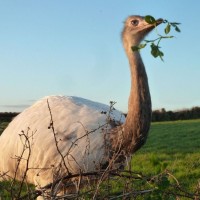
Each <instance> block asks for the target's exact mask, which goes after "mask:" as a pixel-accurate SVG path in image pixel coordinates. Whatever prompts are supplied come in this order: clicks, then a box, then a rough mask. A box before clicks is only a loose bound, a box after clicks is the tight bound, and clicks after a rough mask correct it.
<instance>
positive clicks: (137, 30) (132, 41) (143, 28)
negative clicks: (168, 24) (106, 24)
mask: <svg viewBox="0 0 200 200" xmlns="http://www.w3.org/2000/svg"><path fill="white" fill-rule="evenodd" d="M162 22H163V20H162V19H158V20H156V22H155V23H153V24H149V23H147V22H146V21H145V18H144V17H142V16H138V15H136V16H129V17H128V18H127V19H126V21H125V22H124V29H123V31H122V39H123V42H124V43H128V44H129V45H128V44H125V45H128V46H135V45H138V44H139V43H140V42H141V41H142V40H143V39H144V37H145V36H146V35H147V34H148V33H149V32H150V31H151V30H153V29H154V28H155V27H156V26H157V25H159V24H161V23H162Z"/></svg>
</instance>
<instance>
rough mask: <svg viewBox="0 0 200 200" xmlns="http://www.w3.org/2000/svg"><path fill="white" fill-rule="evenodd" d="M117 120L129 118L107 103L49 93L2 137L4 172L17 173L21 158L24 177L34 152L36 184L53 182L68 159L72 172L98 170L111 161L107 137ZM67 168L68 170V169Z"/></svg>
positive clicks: (32, 174)
mask: <svg viewBox="0 0 200 200" xmlns="http://www.w3.org/2000/svg"><path fill="white" fill-rule="evenodd" d="M112 120H114V121H115V122H119V121H120V123H123V122H124V120H125V119H124V116H123V115H122V113H121V112H119V111H117V110H112V111H111V112H110V107H109V106H107V105H104V104H100V103H96V102H93V101H89V100H86V99H82V98H79V97H64V96H49V97H45V98H43V99H41V100H40V101H38V102H36V103H35V104H34V105H33V106H31V107H30V108H28V109H26V110H25V111H23V112H22V113H21V114H19V115H18V116H17V117H16V118H15V119H14V120H13V121H12V122H11V123H10V124H9V126H8V127H7V128H6V130H5V131H4V132H3V134H2V135H1V137H0V158H1V163H0V171H1V173H2V172H8V175H11V176H13V175H14V174H15V171H16V168H17V164H18V162H19V160H20V165H19V168H18V173H17V174H18V179H20V176H23V173H24V172H23V171H24V169H26V168H27V165H26V164H27V161H26V159H27V158H28V156H29V155H30V158H29V161H28V162H29V163H28V168H29V170H28V171H27V179H28V181H29V182H31V183H34V184H36V183H38V184H40V185H45V184H47V183H48V182H51V181H52V177H53V176H52V174H54V173H56V171H57V170H58V168H59V167H61V168H62V167H63V163H62V159H63V158H64V160H65V164H66V166H67V168H68V170H69V171H70V172H72V173H76V172H79V171H80V169H81V170H82V171H88V170H94V169H95V168H98V167H99V166H100V164H103V162H105V159H104V157H105V156H106V155H104V154H105V141H104V140H105V134H106V133H108V132H109V130H110V129H111V128H112V126H111V125H110V124H111V123H110V121H112ZM52 122H53V123H52ZM56 143H57V146H58V148H59V150H58V149H57V147H56ZM59 151H60V153H61V154H62V156H63V158H62V156H61V155H60V154H59ZM60 163H62V165H59V164H60ZM61 171H62V173H66V168H65V167H63V169H62V170H61Z"/></svg>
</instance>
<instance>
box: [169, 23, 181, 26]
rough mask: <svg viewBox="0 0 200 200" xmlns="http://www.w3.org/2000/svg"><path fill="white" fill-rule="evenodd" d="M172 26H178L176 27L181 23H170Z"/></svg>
mask: <svg viewBox="0 0 200 200" xmlns="http://www.w3.org/2000/svg"><path fill="white" fill-rule="evenodd" d="M170 24H171V25H172V26H176V25H180V24H181V23H178V22H171V23H170Z"/></svg>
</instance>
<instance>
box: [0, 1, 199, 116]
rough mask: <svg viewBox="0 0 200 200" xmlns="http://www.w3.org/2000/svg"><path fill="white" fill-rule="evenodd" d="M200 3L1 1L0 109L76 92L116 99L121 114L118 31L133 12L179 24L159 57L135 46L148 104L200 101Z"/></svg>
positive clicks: (125, 79)
mask: <svg viewBox="0 0 200 200" xmlns="http://www.w3.org/2000/svg"><path fill="white" fill-rule="evenodd" d="M199 8H200V1H188V0H176V1H174V0H168V1H166V0H149V1H146V0H101V1H93V0H84V1H81V0H73V1H70V0H69V1H67V0H58V1H55V0H43V1H41V0H28V1H27V0H20V1H19V0H8V1H3V0H0V21H1V22H0V29H1V31H0V76H1V78H0V91H1V97H0V111H21V110H23V109H24V108H25V107H27V106H28V105H31V104H32V103H33V102H35V101H36V100H37V99H40V98H42V97H43V96H47V95H75V96H80V97H84V98H88V99H91V100H94V101H98V102H102V103H106V104H108V103H109V101H110V100H114V101H116V102H117V104H116V107H117V108H118V109H119V110H121V111H124V112H126V111H127V102H128V96H129V90H130V73H129V66H128V61H127V58H126V55H125V53H124V50H123V47H122V43H121V37H120V34H121V30H122V27H123V21H124V19H125V18H126V17H127V16H128V15H133V14H139V15H148V14H150V15H153V16H154V17H155V18H160V17H162V18H165V19H167V20H169V21H171V22H173V21H176V22H181V23H182V24H181V26H180V28H181V33H180V34H179V33H175V32H172V34H173V35H174V36H176V38H174V39H171V40H166V41H163V42H162V43H161V46H162V51H163V52H164V53H165V56H164V60H165V61H164V62H162V61H161V60H159V59H155V58H153V57H152V56H151V55H150V48H149V47H147V48H146V49H144V50H142V52H141V53H142V57H143V61H144V63H145V66H146V70H147V73H148V77H149V86H150V91H151V96H152V105H153V109H158V108H166V109H167V110H171V109H172V110H176V109H182V108H190V107H192V106H200V89H199V86H200V59H199V57H198V56H199V53H200V42H199V36H200V23H199V18H200V12H199ZM163 29H164V26H161V27H160V30H161V31H162V30H163ZM155 37H156V33H155V32H152V33H151V34H150V35H149V36H148V38H149V39H153V38H155Z"/></svg>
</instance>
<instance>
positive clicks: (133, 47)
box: [131, 46, 140, 51]
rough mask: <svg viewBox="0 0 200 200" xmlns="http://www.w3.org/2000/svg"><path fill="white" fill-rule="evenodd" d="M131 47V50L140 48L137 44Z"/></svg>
mask: <svg viewBox="0 0 200 200" xmlns="http://www.w3.org/2000/svg"><path fill="white" fill-rule="evenodd" d="M131 49H132V51H138V50H139V49H140V48H139V47H138V46H132V47H131Z"/></svg>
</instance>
